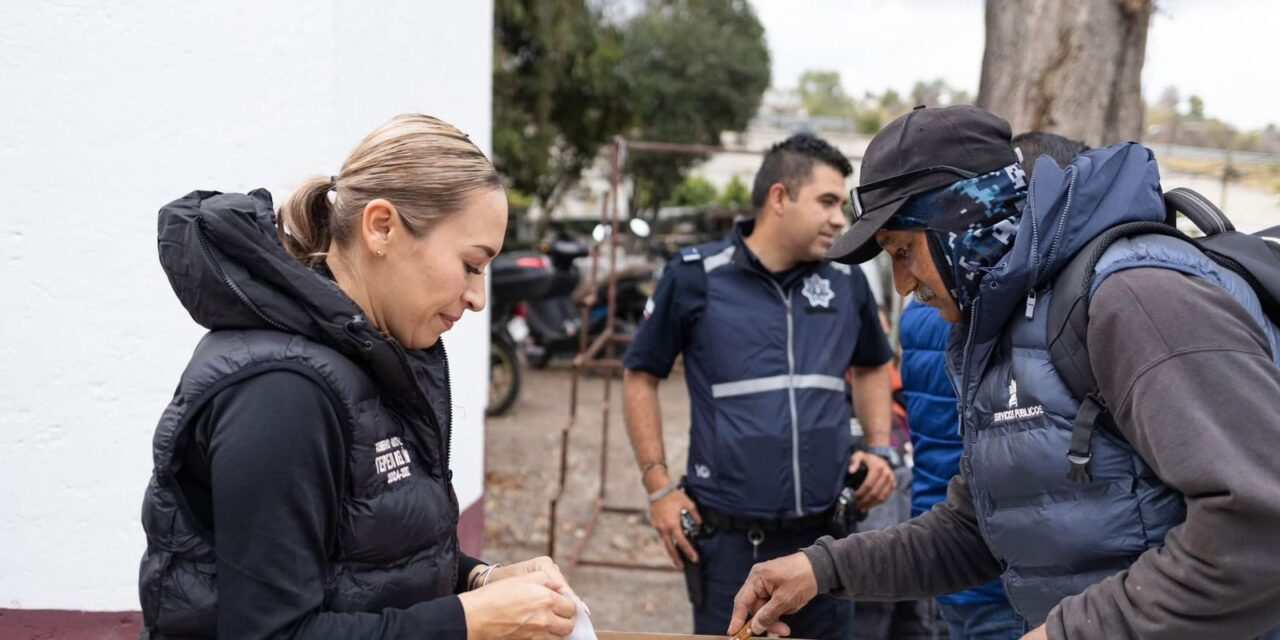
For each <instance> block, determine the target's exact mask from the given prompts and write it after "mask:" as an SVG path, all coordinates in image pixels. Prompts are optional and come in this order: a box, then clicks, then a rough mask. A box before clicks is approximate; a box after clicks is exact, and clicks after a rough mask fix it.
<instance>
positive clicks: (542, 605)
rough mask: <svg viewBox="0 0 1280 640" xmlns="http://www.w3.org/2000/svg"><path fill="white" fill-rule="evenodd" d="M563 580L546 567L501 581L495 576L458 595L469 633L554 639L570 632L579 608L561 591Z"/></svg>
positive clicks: (477, 638)
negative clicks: (481, 585)
mask: <svg viewBox="0 0 1280 640" xmlns="http://www.w3.org/2000/svg"><path fill="white" fill-rule="evenodd" d="M522 564H523V563H522ZM502 568H503V567H500V568H499V569H495V570H494V571H495V572H497V571H499V570H500V569H502ZM563 583H564V578H563V577H561V578H560V579H559V580H557V579H556V578H554V577H553V576H551V575H549V574H547V573H545V572H543V571H533V572H526V573H525V574H524V575H519V576H515V577H510V578H507V579H504V580H500V581H498V582H493V579H492V576H491V577H490V582H489V584H488V585H486V586H484V587H481V588H479V589H476V590H475V591H467V592H466V593H462V594H459V595H458V600H460V601H462V611H463V612H464V614H465V615H466V618H467V637H468V638H472V639H475V640H485V639H487V638H515V639H517V640H526V639H528V640H535V639H536V640H551V639H553V638H563V637H565V636H567V635H569V634H570V633H572V632H573V618H574V614H575V612H576V611H575V605H574V600H571V599H570V598H568V597H566V596H565V595H562V594H561V593H559V592H558V591H557V589H558V588H559V587H560V586H561V585H563ZM575 597H576V596H575Z"/></svg>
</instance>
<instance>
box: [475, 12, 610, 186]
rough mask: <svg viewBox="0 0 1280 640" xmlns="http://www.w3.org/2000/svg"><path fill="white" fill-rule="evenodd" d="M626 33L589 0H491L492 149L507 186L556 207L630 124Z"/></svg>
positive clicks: (495, 161)
mask: <svg viewBox="0 0 1280 640" xmlns="http://www.w3.org/2000/svg"><path fill="white" fill-rule="evenodd" d="M621 56H622V43H621V34H620V33H619V31H618V29H617V28H615V27H612V26H610V25H609V24H607V23H606V22H605V21H604V20H603V19H602V18H601V16H600V14H599V12H598V11H597V10H595V9H593V8H592V5H591V4H590V3H588V2H587V1H586V0H557V1H556V2H542V1H539V0H496V2H495V3H494V54H493V150H494V163H495V164H496V165H497V167H498V170H499V171H500V172H501V173H502V175H503V176H504V177H505V178H506V180H507V182H508V186H509V187H512V188H514V189H517V190H519V191H521V192H524V193H526V194H528V195H529V196H531V197H532V198H533V199H534V200H536V201H539V202H541V203H542V204H543V205H544V206H548V207H553V206H554V204H555V202H556V200H557V199H558V197H559V196H560V195H562V194H563V193H564V191H566V190H567V188H568V187H570V186H572V184H573V183H574V182H576V181H577V179H578V177H579V176H580V175H581V173H582V170H583V169H584V168H585V167H586V166H588V165H589V164H590V163H591V162H593V161H594V160H595V157H596V155H597V153H598V152H599V150H600V148H601V146H603V145H604V144H606V143H607V142H608V141H609V139H610V138H611V137H612V136H613V135H614V134H616V133H619V132H621V131H622V130H623V128H624V127H625V126H626V125H627V123H628V122H629V119H630V114H629V112H628V110H627V101H626V100H623V99H622V96H623V95H625V93H626V87H625V84H624V81H623V79H622V78H621V77H619V76H618V75H617V73H615V71H614V70H615V68H616V67H617V65H618V62H619V59H620V58H621Z"/></svg>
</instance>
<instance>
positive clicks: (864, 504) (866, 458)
mask: <svg viewBox="0 0 1280 640" xmlns="http://www.w3.org/2000/svg"><path fill="white" fill-rule="evenodd" d="M863 465H866V467H867V479H866V480H863V481H862V486H860V487H858V490H857V491H855V492H854V494H853V496H854V497H855V498H857V499H858V508H859V509H861V510H863V511H864V512H865V511H869V510H870V509H871V508H872V507H874V506H877V505H879V504H881V503H883V502H884V501H885V500H888V499H889V496H892V495H893V492H894V491H895V490H896V489H897V488H898V479H897V478H896V477H894V475H893V468H892V467H890V466H889V463H888V462H885V459H884V458H881V457H880V456H877V455H874V454H870V453H867V452H865V451H854V452H853V457H851V458H849V473H854V472H856V471H857V470H858V468H859V467H861V466H863Z"/></svg>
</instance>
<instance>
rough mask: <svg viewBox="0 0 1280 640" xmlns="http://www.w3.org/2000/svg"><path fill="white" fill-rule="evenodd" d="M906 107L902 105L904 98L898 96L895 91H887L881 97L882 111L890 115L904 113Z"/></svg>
mask: <svg viewBox="0 0 1280 640" xmlns="http://www.w3.org/2000/svg"><path fill="white" fill-rule="evenodd" d="M905 108H906V105H904V104H902V96H900V95H898V92H897V91H894V90H893V89H886V90H885V92H884V94H883V95H881V96H880V109H881V110H882V111H887V112H889V113H898V112H900V111H904V110H905Z"/></svg>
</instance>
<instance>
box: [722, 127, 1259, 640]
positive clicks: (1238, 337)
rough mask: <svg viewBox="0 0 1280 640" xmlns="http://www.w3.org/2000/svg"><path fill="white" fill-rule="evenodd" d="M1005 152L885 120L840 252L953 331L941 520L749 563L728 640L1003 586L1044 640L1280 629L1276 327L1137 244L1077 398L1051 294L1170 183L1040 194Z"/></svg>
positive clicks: (932, 516) (998, 145)
mask: <svg viewBox="0 0 1280 640" xmlns="http://www.w3.org/2000/svg"><path fill="white" fill-rule="evenodd" d="M1009 133H1010V132H1009V128H1008V124H1007V123H1006V122H1005V121H1004V120H1002V119H1000V118H998V117H996V116H994V115H992V114H990V113H987V112H985V111H982V110H980V109H976V108H974V107H969V106H957V107H947V108H935V109H917V110H915V111H912V112H911V113H909V114H907V115H906V116H903V117H902V118H900V119H898V120H896V121H894V122H893V123H891V124H890V125H889V126H888V127H886V128H885V130H884V131H882V132H881V133H880V134H879V135H877V136H876V137H875V139H873V140H872V142H871V144H870V146H869V147H868V149H867V154H866V156H865V158H864V161H863V165H862V175H861V177H860V186H859V187H858V188H857V189H856V190H855V191H854V194H853V200H854V203H855V208H856V210H857V217H856V220H855V222H854V224H853V226H852V227H851V228H850V230H849V231H848V232H847V233H846V234H845V235H844V236H842V237H841V238H840V240H839V241H838V242H837V243H836V244H835V246H834V247H833V248H832V250H831V252H830V254H829V255H830V257H831V258H832V259H834V260H838V261H843V262H860V261H865V260H868V259H870V258H872V257H873V256H875V255H876V254H877V253H879V252H880V251H881V250H884V251H886V252H888V253H889V254H890V256H891V257H892V259H893V272H894V286H895V288H896V289H897V290H898V292H899V293H901V294H902V295H909V294H910V295H914V296H915V298H916V299H917V300H919V301H920V302H923V303H925V304H929V305H931V306H934V307H936V308H937V309H938V310H939V311H940V313H941V314H942V315H943V317H945V318H946V319H947V320H949V321H952V322H955V323H956V326H955V328H954V329H953V331H952V334H951V338H950V340H949V343H948V349H947V359H948V374H949V376H950V378H951V380H952V383H953V384H954V386H955V388H956V389H957V390H958V397H959V413H960V420H961V435H962V437H963V440H964V457H963V458H962V460H961V473H960V474H959V475H957V476H956V477H955V478H954V479H952V481H951V484H950V487H949V488H948V495H947V501H946V502H945V503H942V504H939V505H937V506H935V507H934V509H933V510H932V511H930V512H928V513H925V514H923V515H921V516H920V517H918V518H916V519H914V520H912V521H911V522H909V523H907V524H904V525H902V526H900V527H898V528H896V529H892V530H888V531H882V532H872V533H865V534H858V535H854V536H850V537H847V538H845V539H843V540H834V539H832V538H823V539H821V540H819V541H818V543H817V544H815V545H814V546H812V547H808V548H806V549H804V550H802V552H801V553H797V554H793V555H791V556H787V557H785V558H781V559H778V560H776V561H773V562H769V563H765V564H761V565H756V566H755V567H754V568H753V569H752V573H751V575H750V576H749V577H748V579H747V581H746V582H745V584H744V585H743V587H742V589H741V590H740V591H739V593H738V595H737V597H736V599H735V605H734V607H735V608H734V618H733V622H732V623H731V625H730V629H729V631H730V632H731V633H732V632H734V631H736V630H737V629H738V628H740V627H741V626H742V624H743V622H744V620H745V619H746V617H747V615H748V614H749V613H752V612H755V618H754V620H753V621H752V623H751V624H752V626H753V627H754V628H755V630H757V631H763V629H764V628H766V627H772V628H773V630H775V631H786V629H785V625H781V624H780V623H778V622H777V620H778V616H779V615H780V614H785V613H786V612H788V611H791V610H792V609H794V608H795V607H797V606H800V605H801V604H803V603H804V602H806V601H807V600H808V599H809V598H811V597H813V595H814V594H817V593H823V594H827V593H833V594H836V595H840V596H847V597H851V598H859V599H886V600H898V599H908V598H920V597H928V596H934V595H939V594H943V593H949V592H953V591H956V590H959V589H964V588H968V587H972V586H975V585H978V584H982V583H984V582H986V581H988V580H991V579H993V578H995V577H1000V578H1001V579H1002V580H1003V582H1004V587H1005V590H1006V592H1007V593H1008V595H1009V599H1010V602H1011V603H1012V604H1013V605H1014V607H1015V608H1016V609H1017V610H1018V613H1019V614H1021V615H1022V616H1023V617H1024V618H1025V619H1026V620H1027V621H1028V622H1029V624H1030V626H1032V627H1034V629H1032V630H1030V632H1029V634H1028V637H1032V638H1036V637H1040V638H1043V637H1050V638H1099V639H1101V638H1156V637H1159V638H1202V637H1203V638H1210V637H1211V638H1248V637H1256V636H1258V635H1259V634H1263V633H1267V632H1268V630H1269V629H1273V628H1274V627H1275V626H1276V624H1277V623H1278V622H1280V560H1278V559H1277V556H1276V554H1275V545H1276V540H1277V539H1280V538H1278V535H1280V491H1276V487H1277V486H1280V459H1278V458H1277V456H1275V455H1273V454H1272V453H1271V452H1268V451H1266V447H1265V446H1259V445H1265V444H1270V443H1274V442H1276V441H1277V438H1280V416H1278V415H1277V410H1276V407H1277V406H1278V405H1280V368H1277V364H1278V362H1280V361H1278V360H1277V358H1280V354H1278V353H1277V351H1280V350H1278V349H1277V348H1276V345H1280V331H1278V330H1277V328H1276V326H1275V325H1274V324H1272V323H1271V322H1270V321H1269V320H1267V318H1266V317H1265V316H1264V315H1262V313H1261V311H1260V309H1259V304H1258V299H1257V297H1256V295H1254V294H1253V292H1252V290H1251V289H1250V287H1249V286H1247V284H1244V283H1243V281H1239V280H1238V277H1236V276H1234V274H1229V273H1224V271H1225V270H1222V269H1218V268H1216V267H1215V266H1214V264H1213V263H1212V261H1210V260H1209V259H1208V258H1206V257H1205V256H1204V255H1202V254H1200V253H1199V252H1198V251H1196V250H1195V249H1194V248H1192V247H1190V245H1186V244H1185V243H1183V244H1178V243H1173V242H1169V241H1166V240H1165V239H1163V238H1162V237H1159V236H1134V237H1130V238H1126V239H1124V240H1122V241H1118V242H1117V243H1115V244H1113V245H1112V246H1111V248H1110V249H1108V250H1107V251H1106V253H1104V254H1103V255H1102V257H1101V259H1100V260H1099V261H1098V267H1097V269H1096V270H1095V272H1094V273H1093V275H1092V286H1091V288H1090V291H1091V295H1092V298H1091V302H1090V306H1089V318H1088V336H1087V344H1088V355H1089V359H1090V362H1091V366H1092V368H1093V370H1094V372H1095V373H1096V375H1097V378H1098V391H1099V393H1098V394H1095V395H1091V396H1090V397H1088V398H1084V399H1078V398H1075V397H1073V396H1072V394H1071V393H1070V392H1069V391H1068V390H1067V387H1066V386H1065V384H1064V382H1063V379H1062V377H1061V376H1060V374H1059V373H1058V371H1057V370H1056V369H1055V368H1054V365H1053V361H1052V359H1051V358H1050V357H1049V354H1048V349H1047V344H1048V335H1047V334H1048V325H1047V322H1046V316H1047V313H1046V311H1047V306H1048V304H1047V303H1048V301H1049V300H1051V299H1052V295H1053V288H1054V286H1053V285H1054V280H1055V276H1056V275H1057V274H1058V272H1059V271H1061V270H1062V269H1063V268H1064V267H1065V265H1066V264H1067V263H1068V262H1070V260H1071V259H1072V258H1073V257H1074V256H1075V254H1076V253H1077V252H1078V251H1080V250H1081V248H1082V247H1084V246H1085V245H1086V244H1088V243H1089V242H1090V241H1091V240H1092V239H1094V238H1095V237H1097V236H1099V235H1100V234H1101V233H1103V232H1104V231H1105V230H1107V229H1109V228H1111V227H1114V226H1116V225H1118V224H1121V223H1126V222H1135V221H1152V222H1159V221H1162V220H1164V216H1165V209H1164V204H1163V200H1162V198H1161V192H1160V185H1159V176H1158V172H1157V169H1156V165H1155V161H1154V159H1153V158H1152V155H1151V153H1150V151H1148V150H1147V149H1145V148H1143V147H1141V146H1139V145H1137V144H1133V143H1128V144H1122V145H1116V146H1113V147H1109V148H1106V149H1099V150H1095V151H1090V152H1088V153H1085V154H1083V155H1081V156H1079V157H1078V158H1076V159H1075V160H1074V161H1073V162H1072V163H1071V164H1070V165H1069V166H1068V167H1067V168H1066V169H1062V168H1060V167H1058V166H1057V165H1056V164H1055V163H1053V162H1052V161H1051V160H1049V159H1047V158H1046V159H1041V161H1039V162H1038V163H1037V164H1036V167H1035V179H1034V182H1033V183H1031V184H1028V181H1027V179H1026V174H1025V173H1024V172H1023V169H1022V167H1021V166H1020V164H1019V162H1018V158H1017V156H1016V155H1015V152H1014V151H1013V149H1012V148H1011V147H1010V144H1009V138H1010V136H1009ZM1099 409H1100V410H1101V411H1103V412H1104V414H1105V415H1109V416H1110V418H1109V419H1108V420H1107V421H1106V422H1105V423H1100V424H1106V425H1113V426H1110V427H1109V428H1096V429H1092V431H1091V433H1092V436H1091V437H1086V438H1085V440H1086V441H1085V442H1083V443H1077V442H1074V441H1073V438H1072V435H1073V421H1076V418H1077V414H1079V415H1080V416H1083V418H1082V419H1083V420H1084V421H1086V422H1087V421H1090V418H1089V416H1091V415H1097V413H1094V410H1099ZM1085 433H1089V431H1088V430H1086V431H1085ZM1080 447H1083V451H1078V449H1079V448H1080ZM1068 451H1071V452H1072V457H1070V458H1069V457H1068V456H1066V455H1064V454H1065V453H1066V452H1068ZM884 558H892V562H891V563H890V562H886V561H884V560H883V559H884Z"/></svg>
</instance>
